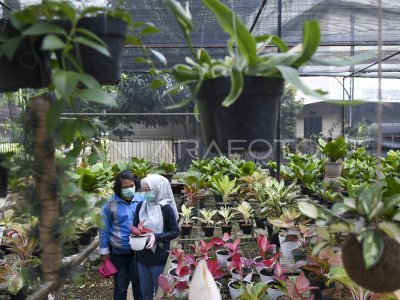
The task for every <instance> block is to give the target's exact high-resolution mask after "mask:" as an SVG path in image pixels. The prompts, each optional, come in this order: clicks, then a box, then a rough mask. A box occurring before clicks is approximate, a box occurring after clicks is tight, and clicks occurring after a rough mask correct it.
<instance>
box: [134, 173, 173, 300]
mask: <svg viewBox="0 0 400 300" xmlns="http://www.w3.org/2000/svg"><path fill="white" fill-rule="evenodd" d="M140 185H141V192H142V193H143V194H142V195H143V197H144V201H143V202H142V203H139V204H138V206H137V209H136V213H135V217H134V220H133V226H136V227H137V226H138V224H139V223H140V222H142V221H144V227H146V228H150V229H151V231H152V233H151V234H149V239H148V240H149V241H148V243H147V245H146V248H145V249H144V250H142V251H138V252H137V262H138V269H139V278H140V287H141V290H142V295H143V299H144V300H153V299H154V295H155V293H156V292H157V289H158V276H159V275H160V274H162V273H163V271H164V267H165V264H166V262H167V258H168V250H170V241H171V240H173V239H174V238H176V237H178V236H179V233H180V229H179V225H178V222H177V220H178V216H179V215H178V211H177V209H176V204H175V199H174V195H173V193H172V189H171V185H170V184H169V181H168V180H167V179H166V178H165V177H163V176H161V175H157V174H151V175H149V176H147V177H146V178H144V179H142V180H141V181H140Z"/></svg>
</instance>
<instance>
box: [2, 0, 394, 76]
mask: <svg viewBox="0 0 400 300" xmlns="http://www.w3.org/2000/svg"><path fill="white" fill-rule="evenodd" d="M222 1H223V2H224V3H225V4H227V5H228V6H229V7H231V8H232V9H233V10H234V11H235V12H236V13H237V14H238V15H239V16H240V17H241V18H242V20H243V21H244V23H245V24H246V25H247V26H248V28H249V29H251V30H252V32H253V33H254V34H265V33H273V34H278V33H279V32H278V28H279V27H280V35H281V37H282V39H283V40H284V41H285V42H286V43H287V44H288V45H290V46H293V45H295V44H297V43H299V42H301V40H302V29H303V23H304V21H306V20H312V19H318V20H319V22H320V25H321V32H322V38H321V46H320V48H319V50H318V55H320V56H324V57H328V56H333V55H345V56H349V55H352V54H358V53H361V52H363V51H367V50H376V49H377V45H378V39H379V38H378V32H379V18H378V16H379V13H378V6H377V4H378V1H377V0H281V5H279V2H280V0H222ZM3 2H5V3H6V4H8V5H9V6H11V7H13V8H16V9H18V7H21V6H24V5H27V4H31V3H37V2H40V1H38V0H35V1H32V0H30V1H26V0H21V1H15V0H8V1H3ZM116 2H117V1H116V0H110V1H107V0H92V1H74V3H76V4H77V5H91V4H96V5H104V6H113V5H115V3H116ZM182 3H183V4H184V1H182ZM189 4H190V10H191V13H192V16H193V24H194V31H193V33H192V40H193V44H194V46H195V47H204V48H206V49H207V50H208V52H209V53H210V55H212V56H215V57H223V56H224V55H225V54H226V49H225V48H226V47H225V46H226V42H227V39H228V36H227V34H225V33H224V32H223V31H222V30H221V29H220V27H219V25H218V24H217V23H216V21H215V18H214V16H213V14H212V13H211V12H210V11H209V10H208V9H206V8H205V7H204V6H203V4H202V1H200V0H189ZM1 9H2V8H1ZM125 9H126V10H128V11H129V12H130V13H131V15H132V17H133V18H134V20H136V21H146V22H152V23H154V24H155V25H156V26H157V27H158V28H160V29H161V31H162V32H161V33H160V34H155V35H151V36H149V37H146V38H145V39H144V42H145V44H146V45H147V46H149V47H151V48H153V49H155V50H158V51H160V52H162V53H163V54H164V55H165V56H166V58H167V60H168V65H167V66H166V67H167V68H169V67H171V66H173V65H174V64H176V63H181V62H184V58H185V57H186V56H190V53H189V50H188V48H187V46H186V43H185V41H184V38H183V35H182V33H181V30H180V27H179V25H178V23H177V22H176V21H175V19H174V17H173V16H172V14H171V13H170V12H169V11H168V9H167V8H166V7H165V5H164V4H163V1H162V0H126V1H125ZM280 11H281V14H280V16H281V20H280V22H279V12H280ZM3 14H4V12H3ZM399 16H400V1H398V0H382V26H381V30H382V37H381V39H382V58H383V59H384V61H383V64H382V71H383V73H382V77H386V78H400V54H399V53H400V17H399ZM279 23H280V26H279ZM269 50H270V51H276V49H269ZM141 55H142V54H141V49H138V48H134V47H126V48H125V49H124V52H123V60H122V65H123V70H124V71H136V72H143V71H147V70H148V67H147V66H146V65H139V64H136V63H135V58H136V57H138V56H141ZM377 60H378V58H377V56H376V57H373V58H371V59H370V61H367V62H365V63H364V64H361V65H357V66H353V67H340V68H337V67H335V68H334V67H329V68H327V67H325V66H318V65H312V64H311V65H309V66H307V67H303V68H302V69H301V70H300V71H301V74H302V75H303V76H340V77H346V76H349V75H352V74H353V73H355V72H356V73H355V74H354V76H357V77H377V76H378V67H377V65H373V66H370V65H372V64H374V63H376V62H377ZM157 67H160V68H165V66H162V65H157Z"/></svg>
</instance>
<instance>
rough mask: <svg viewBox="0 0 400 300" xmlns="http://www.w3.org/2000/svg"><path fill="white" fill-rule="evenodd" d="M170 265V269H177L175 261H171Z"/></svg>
mask: <svg viewBox="0 0 400 300" xmlns="http://www.w3.org/2000/svg"><path fill="white" fill-rule="evenodd" d="M170 264H171V269H173V268H177V267H178V263H177V260H176V259H173V260H171V261H170Z"/></svg>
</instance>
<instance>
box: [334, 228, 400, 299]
mask: <svg viewBox="0 0 400 300" xmlns="http://www.w3.org/2000/svg"><path fill="white" fill-rule="evenodd" d="M383 244H384V250H383V254H382V257H381V259H380V260H379V261H378V263H377V264H375V265H374V266H372V267H371V268H369V269H367V268H366V267H365V263H364V257H363V247H362V244H361V243H360V242H359V241H358V240H357V237H356V236H355V235H354V234H349V235H348V236H347V237H346V239H345V241H344V243H343V247H342V259H343V266H344V268H345V269H346V272H347V273H348V274H349V276H350V278H351V279H352V280H353V281H354V282H355V283H357V284H359V285H360V286H362V287H364V288H366V289H368V290H371V291H373V292H376V293H390V292H393V291H396V290H398V289H400V280H399V276H398V275H399V274H400V244H399V243H398V242H397V241H395V240H394V239H392V238H390V237H388V236H385V237H384V238H383Z"/></svg>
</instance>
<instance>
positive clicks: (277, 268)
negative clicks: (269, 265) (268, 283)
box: [273, 264, 288, 282]
mask: <svg viewBox="0 0 400 300" xmlns="http://www.w3.org/2000/svg"><path fill="white" fill-rule="evenodd" d="M273 279H275V280H278V281H280V282H282V281H283V282H285V281H286V280H287V279H288V278H287V276H286V272H285V270H284V269H283V268H282V265H281V264H276V265H274V276H273Z"/></svg>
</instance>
